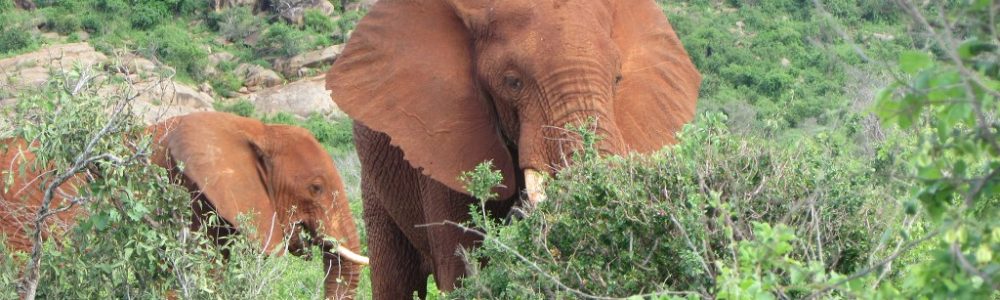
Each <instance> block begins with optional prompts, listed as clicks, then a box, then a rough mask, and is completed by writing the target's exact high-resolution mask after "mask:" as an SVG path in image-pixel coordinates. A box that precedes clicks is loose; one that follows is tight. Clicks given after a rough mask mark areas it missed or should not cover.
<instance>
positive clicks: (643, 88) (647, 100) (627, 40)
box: [612, 0, 701, 152]
mask: <svg viewBox="0 0 1000 300" xmlns="http://www.w3.org/2000/svg"><path fill="white" fill-rule="evenodd" d="M613 3H614V4H613V5H615V6H616V7H615V8H614V25H613V26H614V27H613V28H612V37H613V38H614V40H615V43H616V44H617V45H618V48H619V50H621V54H622V74H621V75H622V80H621V82H620V83H619V85H618V90H617V95H616V96H615V121H616V123H617V124H618V126H619V128H620V129H621V132H622V137H623V139H624V141H625V143H626V145H627V147H629V148H630V150H634V151H639V152H650V151H655V150H659V149H660V148H662V147H663V146H664V145H669V144H673V143H675V142H676V140H675V138H674V134H675V133H676V132H677V131H678V130H680V129H681V127H682V126H684V124H685V123H687V122H689V121H691V119H693V118H694V112H695V104H696V103H697V99H698V89H699V87H700V86H701V74H699V73H698V70H696V69H695V67H694V64H693V63H692V62H691V58H690V57H688V54H687V51H685V50H684V46H683V45H681V41H680V39H678V38H677V34H676V33H674V29H673V28H672V27H671V26H670V23H669V22H667V18H666V16H664V15H663V11H662V10H661V9H660V7H659V6H658V5H657V4H656V3H655V2H654V1H653V0H632V1H625V0H621V1H613Z"/></svg>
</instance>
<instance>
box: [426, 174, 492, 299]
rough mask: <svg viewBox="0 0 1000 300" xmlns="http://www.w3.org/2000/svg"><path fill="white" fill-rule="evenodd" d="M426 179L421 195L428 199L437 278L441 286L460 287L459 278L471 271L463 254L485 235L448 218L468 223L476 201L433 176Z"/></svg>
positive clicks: (431, 243) (429, 231)
mask: <svg viewBox="0 0 1000 300" xmlns="http://www.w3.org/2000/svg"><path fill="white" fill-rule="evenodd" d="M423 181H424V183H423V184H424V189H423V196H422V197H421V198H422V199H424V201H423V202H424V203H423V209H424V218H425V219H426V220H427V223H428V224H429V226H427V227H426V229H427V237H428V240H429V241H430V252H431V256H432V260H433V268H434V280H435V282H436V283H437V287H438V289H440V290H442V291H450V290H453V289H454V288H455V287H456V285H457V283H458V279H459V278H461V277H462V276H465V275H466V273H467V266H466V264H467V263H470V262H467V260H466V258H465V257H463V256H464V253H463V252H464V250H470V249H472V247H474V245H475V244H477V243H479V241H481V240H482V237H480V236H479V235H477V234H475V233H472V232H467V231H465V230H463V229H462V228H460V227H458V226H455V225H450V224H449V225H445V221H451V222H454V223H457V224H464V223H466V221H468V220H469V206H470V205H472V204H473V203H475V201H474V199H473V198H472V197H469V196H466V195H463V194H461V193H458V192H456V191H454V190H451V189H449V188H448V187H447V186H445V185H443V184H441V183H439V182H437V181H434V180H432V179H430V177H425V178H424V180H423ZM463 249H464V250H463ZM471 263H477V262H475V261H473V262H471Z"/></svg>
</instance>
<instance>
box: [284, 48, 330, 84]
mask: <svg viewBox="0 0 1000 300" xmlns="http://www.w3.org/2000/svg"><path fill="white" fill-rule="evenodd" d="M343 51H344V45H333V46H330V47H326V48H324V49H321V50H316V51H312V52H306V53H302V54H299V55H296V56H294V57H292V58H289V59H281V60H278V61H275V62H274V66H275V68H276V69H278V70H279V71H281V74H284V75H285V77H301V76H304V75H306V74H308V71H309V70H308V69H309V68H315V67H318V66H321V65H330V64H333V62H334V61H336V60H337V57H339V56H340V53H341V52H343Z"/></svg>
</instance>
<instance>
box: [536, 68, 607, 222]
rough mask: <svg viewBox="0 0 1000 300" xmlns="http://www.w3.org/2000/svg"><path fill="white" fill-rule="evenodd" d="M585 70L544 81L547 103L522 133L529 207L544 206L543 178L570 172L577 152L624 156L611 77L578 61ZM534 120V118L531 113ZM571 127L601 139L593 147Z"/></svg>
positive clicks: (562, 71) (558, 74)
mask: <svg viewBox="0 0 1000 300" xmlns="http://www.w3.org/2000/svg"><path fill="white" fill-rule="evenodd" d="M578 62H580V64H578V65H582V66H584V67H574V68H564V69H557V70H556V71H554V72H553V73H552V74H550V75H549V76H545V77H544V79H543V80H542V86H546V87H549V88H547V89H543V91H544V92H543V93H544V95H542V96H543V97H544V98H547V99H549V101H541V103H549V105H545V106H543V107H541V110H540V111H539V112H540V114H541V116H542V117H540V118H539V117H530V116H529V117H523V118H521V119H522V120H525V121H524V122H523V123H522V124H521V126H520V128H519V130H520V133H519V138H518V141H519V142H518V147H519V149H518V152H519V153H518V159H519V164H520V166H521V168H522V171H524V179H525V189H526V190H525V191H526V193H527V195H528V201H529V202H530V203H531V204H538V202H541V201H544V200H545V193H544V174H551V173H555V172H556V171H558V170H559V169H561V168H563V167H566V166H568V165H569V164H571V163H572V159H573V158H574V156H573V152H574V151H589V150H590V149H585V147H588V148H589V147H593V148H592V149H593V150H596V152H597V153H598V154H600V155H613V154H621V153H623V152H624V151H625V149H624V148H625V147H624V143H623V141H622V135H621V132H620V131H619V129H618V126H617V125H616V123H615V122H616V120H615V119H614V116H615V114H614V108H613V105H612V101H613V99H612V98H613V96H612V95H613V94H614V88H613V87H612V85H613V82H612V81H613V78H614V76H611V74H610V73H606V72H597V71H596V70H601V69H600V68H596V67H586V66H590V65H594V62H591V61H585V60H583V59H578ZM529 114H531V113H529ZM569 126H586V127H585V130H587V131H590V132H593V133H595V134H596V136H597V137H598V139H597V141H594V144H592V145H587V140H586V138H585V137H584V136H581V135H580V134H578V133H577V132H576V131H574V130H568V129H567V127H569Z"/></svg>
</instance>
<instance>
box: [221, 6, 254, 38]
mask: <svg viewBox="0 0 1000 300" xmlns="http://www.w3.org/2000/svg"><path fill="white" fill-rule="evenodd" d="M216 18H217V21H216V26H217V27H218V32H219V34H220V35H221V36H222V37H223V38H225V39H226V40H229V41H232V42H238V43H245V41H246V39H247V38H248V37H250V36H252V35H254V34H258V33H260V32H261V31H262V30H263V29H264V24H265V23H264V20H263V19H261V18H258V17H256V16H254V15H253V11H252V10H251V9H250V8H249V7H236V8H230V9H227V10H225V11H223V12H222V13H220V14H218V16H217V17H216Z"/></svg>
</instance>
